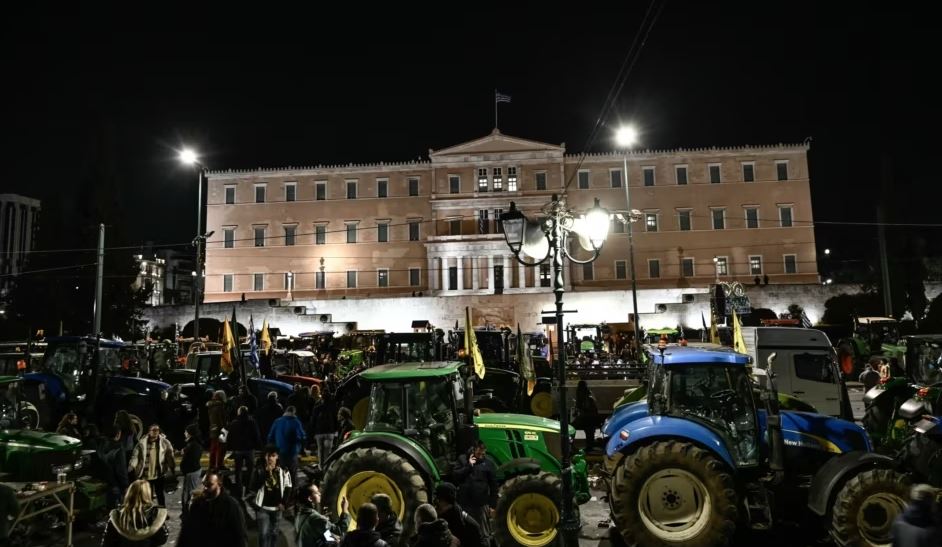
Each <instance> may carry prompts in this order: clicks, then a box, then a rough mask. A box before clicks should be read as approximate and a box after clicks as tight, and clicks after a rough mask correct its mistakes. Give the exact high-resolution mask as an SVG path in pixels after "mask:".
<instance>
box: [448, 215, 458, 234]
mask: <svg viewBox="0 0 942 547" xmlns="http://www.w3.org/2000/svg"><path fill="white" fill-rule="evenodd" d="M448 234H449V235H453V236H460V235H461V219H454V220H449V221H448Z"/></svg>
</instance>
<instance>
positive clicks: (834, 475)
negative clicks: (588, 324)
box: [606, 347, 909, 547]
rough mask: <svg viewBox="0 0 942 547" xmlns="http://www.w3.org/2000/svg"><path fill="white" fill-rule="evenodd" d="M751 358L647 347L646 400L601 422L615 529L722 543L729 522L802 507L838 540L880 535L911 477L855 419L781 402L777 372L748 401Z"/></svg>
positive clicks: (854, 541)
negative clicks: (786, 406) (791, 408)
mask: <svg viewBox="0 0 942 547" xmlns="http://www.w3.org/2000/svg"><path fill="white" fill-rule="evenodd" d="M774 358H775V354H772V355H771V356H770V357H769V359H768V362H769V363H768V364H769V367H768V370H769V375H770V377H771V376H772V373H771V371H772V364H773V361H774ZM751 364H752V363H751V358H750V357H749V356H747V355H743V354H740V353H735V352H733V351H731V350H724V349H706V348H694V347H669V348H664V349H661V350H653V352H652V356H651V366H650V378H649V380H648V381H649V392H648V397H647V400H645V401H639V402H636V403H631V404H628V405H625V406H623V407H621V408H620V409H619V410H618V411H617V412H616V413H615V414H613V415H612V417H611V418H610V419H609V421H608V422H607V424H606V432H607V433H608V434H609V439H608V444H607V446H606V455H607V457H608V460H609V468H610V469H611V478H610V491H609V504H610V507H611V512H612V517H613V520H614V522H615V524H616V526H617V527H618V530H619V532H620V536H621V538H622V539H623V540H624V541H625V542H626V543H627V544H629V545H642V546H645V547H647V546H656V545H657V546H660V545H685V546H712V545H726V544H728V543H729V542H730V541H731V539H732V537H733V534H734V533H735V532H736V528H737V526H743V525H745V526H750V527H752V528H754V529H768V528H771V527H772V526H773V525H774V524H775V522H778V521H783V520H789V521H798V522H806V521H807V519H808V518H809V517H810V518H811V519H812V520H814V521H822V522H823V523H825V525H826V527H827V528H828V531H829V533H830V535H831V536H832V537H833V539H834V540H835V541H836V542H837V543H838V544H840V545H860V546H871V545H885V544H889V542H890V539H889V532H890V528H891V525H892V523H893V520H894V519H895V518H896V516H897V515H898V514H899V513H900V512H902V510H903V508H904V507H905V505H906V500H907V499H908V495H909V487H908V477H907V476H906V475H905V474H904V473H900V472H899V471H897V470H896V465H895V463H894V461H893V460H892V459H891V458H888V457H885V456H882V455H879V454H876V453H874V452H872V447H871V444H870V439H869V438H868V437H867V434H866V432H865V431H864V430H863V428H861V427H859V426H857V425H856V424H853V423H851V422H848V421H844V420H841V419H838V418H833V417H830V416H823V415H820V414H816V413H811V412H799V411H784V410H780V409H779V406H778V394H777V393H776V391H775V386H774V381H770V382H769V383H768V384H769V388H768V389H766V390H763V391H761V395H760V397H758V400H757V397H756V395H755V393H756V384H755V382H754V381H753V379H752V375H751V366H750V365H751ZM809 510H810V513H809Z"/></svg>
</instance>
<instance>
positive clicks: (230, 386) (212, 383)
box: [187, 351, 291, 401]
mask: <svg viewBox="0 0 942 547" xmlns="http://www.w3.org/2000/svg"><path fill="white" fill-rule="evenodd" d="M242 358H243V359H244V360H245V361H246V366H245V384H246V385H247V386H248V388H249V392H250V393H251V394H252V395H254V396H255V397H256V399H258V400H259V401H264V400H265V399H266V398H267V397H268V394H269V393H270V392H272V391H274V392H275V393H277V394H278V397H279V398H281V399H283V398H285V397H287V396H288V395H290V394H291V385H290V384H286V383H285V382H280V381H277V380H269V379H266V378H262V377H261V375H260V374H259V371H258V369H257V368H255V367H253V366H252V365H251V364H248V360H249V357H248V355H245V354H243V356H242ZM192 362H193V365H194V369H195V372H196V374H195V375H194V380H195V384H194V388H195V393H194V394H193V395H196V396H199V395H201V394H203V393H205V391H206V390H212V391H216V390H223V391H225V392H226V393H227V394H229V395H233V394H235V392H236V391H237V389H238V384H239V383H240V381H239V376H238V375H239V368H238V365H237V364H234V366H235V368H234V369H233V371H232V373H227V372H225V371H224V370H222V366H221V365H222V352H219V351H207V352H204V353H199V354H197V355H195V357H194V359H193V361H192ZM187 395H190V394H187Z"/></svg>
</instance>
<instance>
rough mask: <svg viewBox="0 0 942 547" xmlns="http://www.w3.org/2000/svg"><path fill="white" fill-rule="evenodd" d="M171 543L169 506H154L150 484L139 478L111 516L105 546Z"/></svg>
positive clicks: (119, 546)
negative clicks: (166, 507) (167, 507)
mask: <svg viewBox="0 0 942 547" xmlns="http://www.w3.org/2000/svg"><path fill="white" fill-rule="evenodd" d="M165 543H167V509H165V508H163V507H158V506H157V505H154V502H153V494H151V491H150V484H149V483H148V482H147V481H145V480H137V481H134V482H133V483H131V486H129V487H128V492H127V494H125V495H124V503H123V504H122V505H121V507H120V508H119V509H114V510H112V511H111V514H110V515H109V516H108V526H107V527H106V528H105V535H104V537H103V538H102V542H101V545H102V547H133V546H142V547H143V546H147V547H157V546H158V545H163V544H165Z"/></svg>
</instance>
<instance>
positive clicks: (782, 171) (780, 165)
mask: <svg viewBox="0 0 942 547" xmlns="http://www.w3.org/2000/svg"><path fill="white" fill-rule="evenodd" d="M775 175H776V177H777V178H778V180H788V160H779V161H776V162H775Z"/></svg>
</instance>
